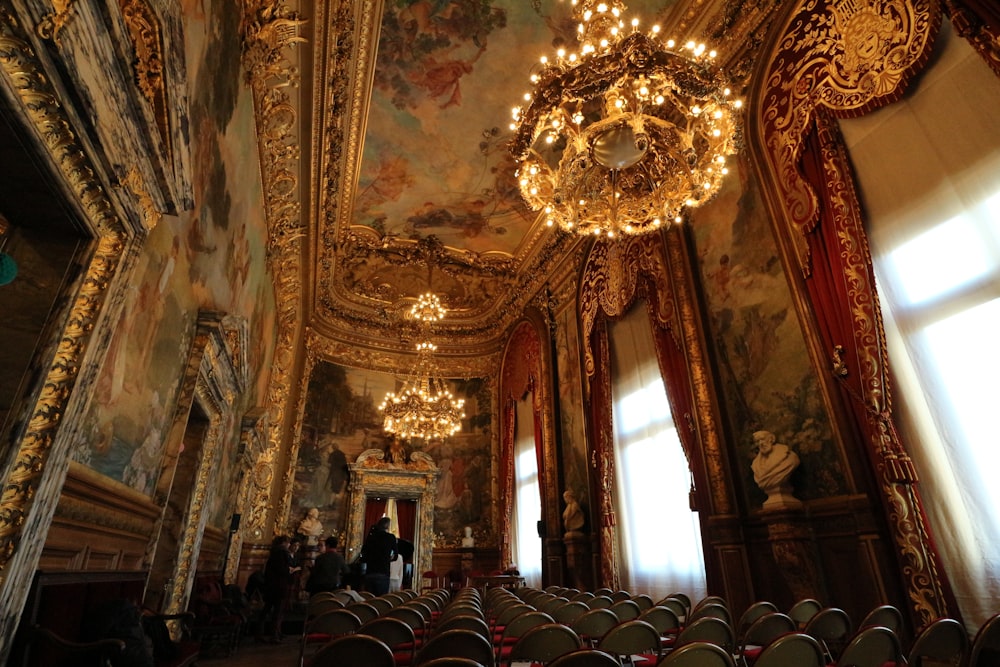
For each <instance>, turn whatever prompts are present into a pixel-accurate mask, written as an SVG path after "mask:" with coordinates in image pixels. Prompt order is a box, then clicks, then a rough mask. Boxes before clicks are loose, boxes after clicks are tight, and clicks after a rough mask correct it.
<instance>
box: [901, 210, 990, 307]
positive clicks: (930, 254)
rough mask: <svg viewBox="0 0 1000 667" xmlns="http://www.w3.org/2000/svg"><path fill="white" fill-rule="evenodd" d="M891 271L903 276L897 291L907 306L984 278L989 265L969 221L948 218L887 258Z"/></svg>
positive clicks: (972, 225) (978, 238) (960, 218)
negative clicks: (890, 264) (981, 277)
mask: <svg viewBox="0 0 1000 667" xmlns="http://www.w3.org/2000/svg"><path fill="white" fill-rule="evenodd" d="M890 262H891V263H892V265H893V270H894V271H895V272H896V273H898V274H899V275H901V276H905V279H904V280H903V281H902V284H901V285H900V287H902V294H903V295H904V296H905V297H906V299H907V301H908V302H909V303H910V304H911V305H918V304H921V303H925V302H927V301H930V300H932V299H934V298H937V297H940V296H943V295H945V294H948V293H949V292H953V291H954V290H956V289H958V288H961V287H962V286H963V285H965V284H966V283H968V282H970V281H973V280H976V279H977V278H979V277H980V276H983V275H985V274H986V273H987V272H988V271H989V269H990V264H991V263H992V262H991V260H990V257H989V252H988V248H987V247H986V246H984V245H983V243H982V239H981V237H980V235H979V233H978V230H977V229H976V227H975V225H974V224H973V222H972V221H970V220H969V219H968V218H967V217H965V216H959V217H956V218H952V219H951V220H949V221H947V222H945V223H942V224H940V225H937V226H936V227H934V228H933V229H931V230H930V231H927V232H924V233H923V234H921V235H920V236H917V237H916V238H914V239H913V240H912V241H909V242H907V243H904V244H902V245H901V246H899V247H898V248H897V249H896V250H894V251H893V252H892V254H891V255H890Z"/></svg>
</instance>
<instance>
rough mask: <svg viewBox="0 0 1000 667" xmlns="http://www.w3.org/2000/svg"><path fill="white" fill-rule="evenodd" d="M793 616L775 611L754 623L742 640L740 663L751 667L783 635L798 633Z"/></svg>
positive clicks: (745, 666)
mask: <svg viewBox="0 0 1000 667" xmlns="http://www.w3.org/2000/svg"><path fill="white" fill-rule="evenodd" d="M796 629H797V628H796V627H795V621H793V620H792V618H791V616H788V615H787V614H782V613H781V612H778V611H774V612H771V613H769V614H764V615H763V616H761V617H760V618H758V619H757V620H756V621H754V622H753V623H752V624H751V625H750V627H749V628H747V631H746V632H745V633H744V634H743V637H742V639H740V650H739V662H740V663H742V664H743V666H744V667H749V666H750V665H751V664H753V663H754V662H755V661H756V660H757V656H759V655H760V654H761V652H762V651H763V650H764V649H765V648H766V647H768V646H769V645H770V644H771V643H772V642H773V641H774V640H775V639H777V638H778V637H780V636H781V635H785V634H788V633H790V632H795V631H796Z"/></svg>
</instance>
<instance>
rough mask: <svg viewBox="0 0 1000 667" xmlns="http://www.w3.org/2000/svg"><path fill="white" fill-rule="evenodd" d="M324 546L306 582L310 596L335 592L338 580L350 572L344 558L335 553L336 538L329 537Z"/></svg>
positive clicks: (338, 585)
mask: <svg viewBox="0 0 1000 667" xmlns="http://www.w3.org/2000/svg"><path fill="white" fill-rule="evenodd" d="M324 544H325V549H324V551H323V553H321V554H320V555H318V556H316V562H315V563H313V567H312V571H311V572H310V573H309V581H307V582H306V590H307V591H309V593H310V594H312V595H315V594H316V593H323V592H326V591H334V590H337V589H338V588H340V578H341V577H342V576H343V575H345V574H350V572H351V570H350V568H348V567H347V563H345V562H344V557H343V556H341V555H340V553H339V552H338V551H337V538H336V537H333V536H330V537H328V538H326V542H325V543H324Z"/></svg>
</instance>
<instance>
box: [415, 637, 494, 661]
mask: <svg viewBox="0 0 1000 667" xmlns="http://www.w3.org/2000/svg"><path fill="white" fill-rule="evenodd" d="M449 657H459V658H469V659H471V660H475V661H476V662H478V663H479V664H481V665H487V666H490V665H493V647H492V646H491V645H490V642H489V641H488V640H487V639H486V638H485V637H483V636H482V635H480V634H479V633H478V632H473V631H472V630H448V631H447V632H442V633H440V634H437V635H434V636H433V637H431V638H430V639H429V640H428V641H427V643H426V644H424V645H423V647H422V648H421V649H420V650H419V651H418V652H417V659H416V662H415V663H414V664H415V665H417V666H419V665H423V664H425V663H427V662H428V661H430V660H433V659H435V658H449Z"/></svg>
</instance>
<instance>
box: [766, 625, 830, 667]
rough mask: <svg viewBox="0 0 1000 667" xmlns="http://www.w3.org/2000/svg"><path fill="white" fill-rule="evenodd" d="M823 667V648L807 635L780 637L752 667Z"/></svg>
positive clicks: (794, 633)
mask: <svg viewBox="0 0 1000 667" xmlns="http://www.w3.org/2000/svg"><path fill="white" fill-rule="evenodd" d="M789 665H794V666H795V667H825V665H826V661H825V660H824V657H823V647H822V646H820V645H819V642H818V641H816V640H815V639H814V638H812V637H810V636H809V635H807V634H804V633H801V632H793V633H790V634H787V635H782V636H780V637H778V638H777V639H775V640H774V641H773V642H771V644H770V645H769V646H768V647H767V648H765V649H764V650H763V651H761V653H760V655H759V656H757V660H756V662H754V667H788V666H789Z"/></svg>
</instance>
